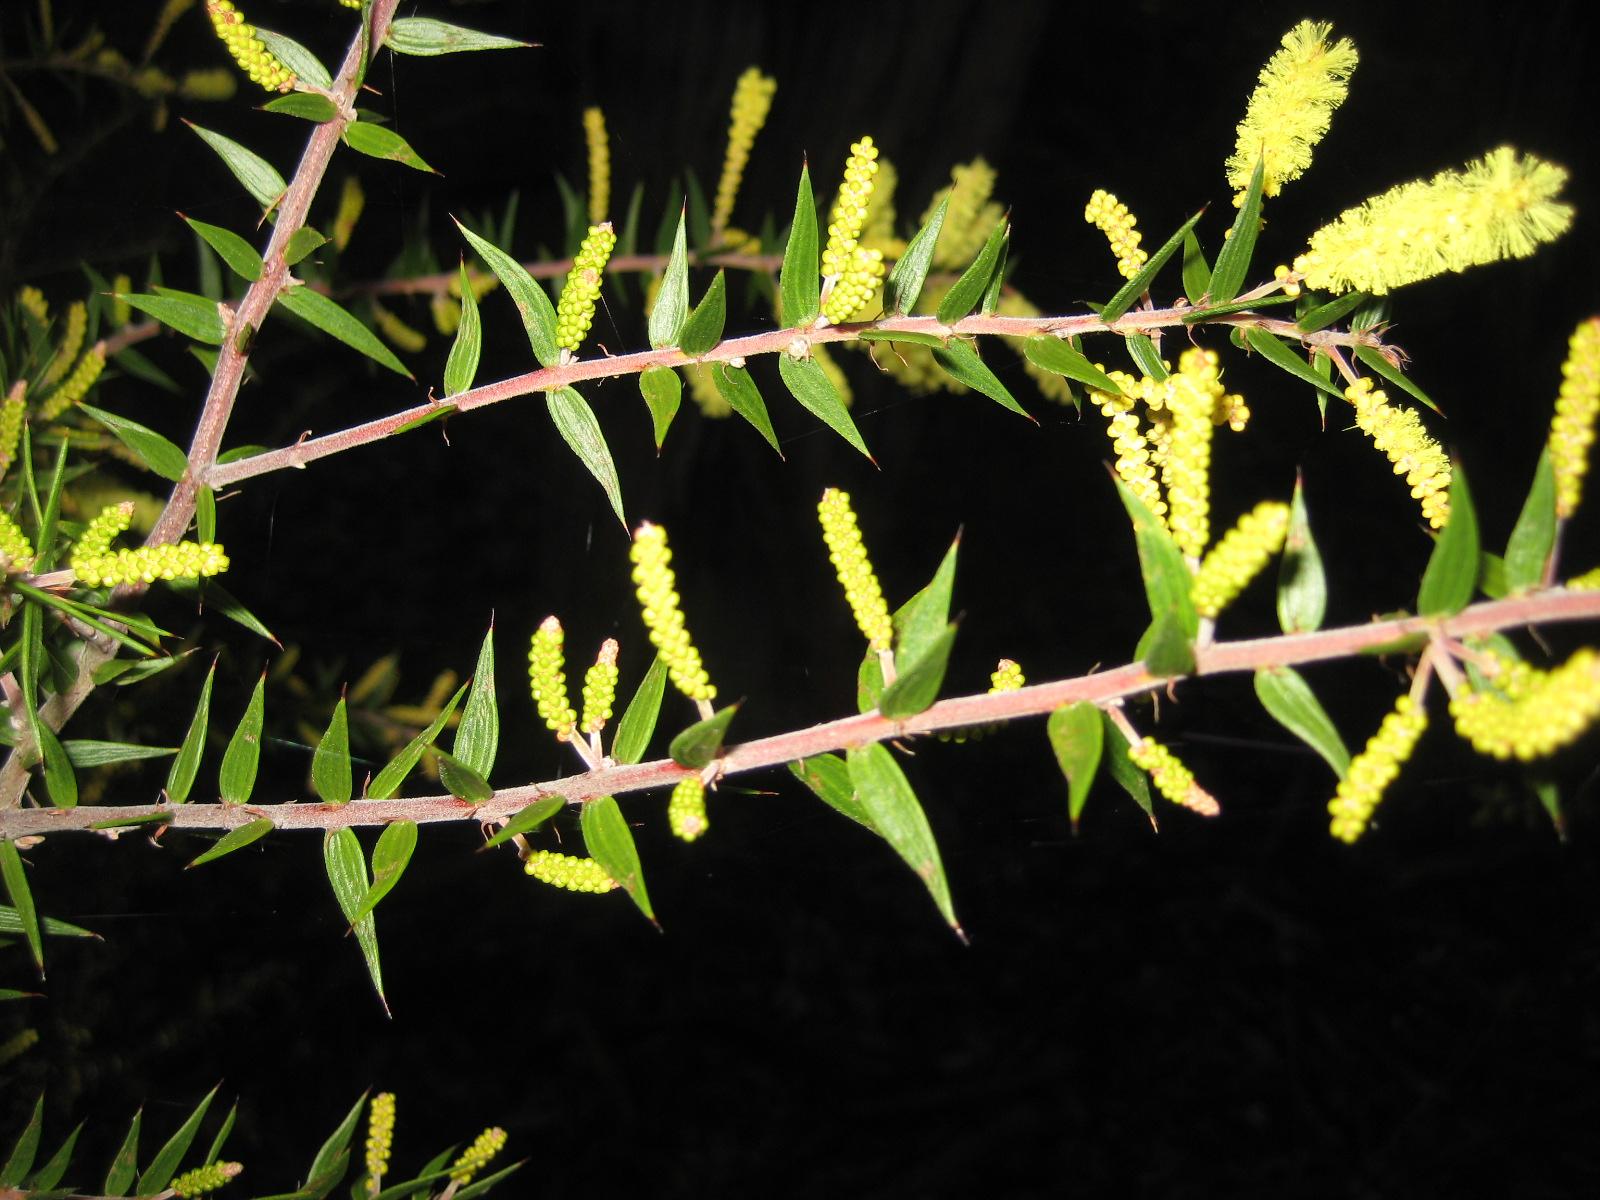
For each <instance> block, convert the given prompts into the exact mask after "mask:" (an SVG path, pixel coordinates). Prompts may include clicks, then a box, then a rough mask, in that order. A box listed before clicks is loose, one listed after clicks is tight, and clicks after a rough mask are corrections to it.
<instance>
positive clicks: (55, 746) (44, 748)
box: [33, 721, 78, 808]
mask: <svg viewBox="0 0 1600 1200" xmlns="http://www.w3.org/2000/svg"><path fill="white" fill-rule="evenodd" d="M33 734H34V739H35V740H36V741H37V742H38V743H39V750H40V752H41V753H42V755H43V757H44V786H45V790H46V791H47V792H49V794H50V803H51V804H54V805H55V806H56V807H57V808H76V807H77V806H78V780H77V777H76V776H75V775H73V773H72V760H71V759H69V758H68V757H67V752H66V750H65V749H64V748H63V747H62V745H61V740H60V739H59V738H57V737H56V734H55V730H53V729H51V728H50V726H48V725H46V724H45V723H44V722H43V721H40V722H38V723H36V724H35V726H34V730H33Z"/></svg>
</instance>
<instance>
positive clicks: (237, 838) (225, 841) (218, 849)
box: [184, 817, 273, 871]
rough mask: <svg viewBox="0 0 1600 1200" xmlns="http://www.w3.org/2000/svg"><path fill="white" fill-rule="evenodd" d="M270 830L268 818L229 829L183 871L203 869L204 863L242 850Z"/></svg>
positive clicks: (271, 826)
mask: <svg viewBox="0 0 1600 1200" xmlns="http://www.w3.org/2000/svg"><path fill="white" fill-rule="evenodd" d="M272 829H273V825H272V820H271V818H269V817H258V818H256V819H255V820H254V821H251V822H250V823H249V824H247V825H240V826H238V827H237V828H235V829H230V830H228V832H227V833H225V834H223V835H222V836H221V837H220V838H218V839H217V841H216V844H215V845H213V846H212V847H211V849H209V850H207V851H205V852H204V853H202V854H197V855H195V857H194V858H193V859H192V860H190V862H189V866H187V867H185V868H184V870H186V871H187V870H188V869H189V867H203V866H205V864H206V863H208V862H214V861H216V860H217V859H219V858H221V857H222V856H223V855H225V854H232V853H233V852H234V851H235V850H242V849H244V847H246V846H248V845H250V843H252V842H258V841H260V840H261V839H262V838H264V837H266V836H267V834H269V833H271V832H272Z"/></svg>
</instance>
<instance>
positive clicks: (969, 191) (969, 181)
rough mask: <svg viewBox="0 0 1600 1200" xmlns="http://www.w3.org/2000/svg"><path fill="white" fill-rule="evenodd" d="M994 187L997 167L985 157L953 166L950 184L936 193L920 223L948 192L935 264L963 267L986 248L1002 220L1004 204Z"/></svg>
mask: <svg viewBox="0 0 1600 1200" xmlns="http://www.w3.org/2000/svg"><path fill="white" fill-rule="evenodd" d="M993 191H994V168H993V167H991V166H990V165H989V164H988V163H987V162H985V161H984V160H983V159H981V158H975V159H973V160H972V161H971V162H969V163H957V164H956V165H955V166H953V167H951V168H950V186H949V187H947V188H941V189H940V190H939V191H937V192H935V193H934V196H933V200H932V201H931V202H930V203H929V204H928V211H927V212H925V213H923V214H922V220H921V221H920V222H919V226H920V225H926V224H927V223H928V221H929V219H930V218H931V217H932V216H933V214H934V213H935V212H936V211H937V210H938V208H939V202H940V201H941V200H943V199H944V198H945V197H946V196H948V197H949V198H950V207H949V208H947V209H946V210H945V215H944V227H943V228H942V229H941V230H940V231H939V244H938V245H937V246H935V247H934V250H933V265H934V266H935V267H937V268H939V269H940V270H946V271H948V270H962V269H963V268H965V267H966V266H967V264H968V263H970V262H971V261H972V259H973V257H974V256H975V255H976V254H977V253H978V251H979V250H981V249H982V248H983V243H984V242H985V241H987V240H988V237H989V234H990V233H992V232H993V231H994V227H995V225H997V224H998V223H999V221H1000V215H1001V214H1000V206H999V205H998V204H995V203H993V202H991V201H990V199H989V195H990V193H991V192H993Z"/></svg>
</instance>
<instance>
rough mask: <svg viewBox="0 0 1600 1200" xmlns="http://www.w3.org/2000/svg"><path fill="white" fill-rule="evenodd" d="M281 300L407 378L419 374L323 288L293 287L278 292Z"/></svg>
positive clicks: (301, 317) (330, 335)
mask: <svg viewBox="0 0 1600 1200" xmlns="http://www.w3.org/2000/svg"><path fill="white" fill-rule="evenodd" d="M278 303H279V304H281V305H283V307H284V308H286V309H288V310H289V311H290V312H292V313H293V314H294V315H295V316H297V317H299V318H300V319H301V320H302V321H305V322H307V323H308V324H311V325H314V326H316V327H317V328H318V329H320V330H322V332H323V333H326V334H327V335H328V336H329V337H332V338H336V339H337V340H339V341H341V342H343V343H344V344H345V345H346V346H349V347H350V349H352V350H356V351H359V352H360V353H362V354H365V355H366V356H367V357H368V358H370V359H371V360H372V361H373V362H375V363H377V364H378V365H379V366H383V367H388V368H389V370H391V371H393V372H394V373H395V374H397V375H404V376H405V377H406V378H407V379H412V378H415V377H414V376H413V375H412V374H411V372H410V371H408V370H406V368H405V364H403V363H402V362H401V361H400V360H399V359H398V358H396V357H395V356H394V352H393V351H392V350H390V349H389V347H387V346H385V345H384V344H383V343H382V342H380V341H379V340H378V335H377V334H375V333H373V332H372V330H370V329H368V328H367V327H366V326H365V325H363V324H362V323H361V322H360V321H359V320H357V319H356V318H355V316H354V315H352V314H351V313H350V312H348V311H346V310H345V309H343V308H341V307H339V305H337V304H335V303H334V302H333V301H332V300H330V299H328V297H326V296H324V295H323V294H322V293H321V292H314V291H312V290H311V289H310V288H308V287H295V288H289V289H288V290H287V291H282V292H279V293H278Z"/></svg>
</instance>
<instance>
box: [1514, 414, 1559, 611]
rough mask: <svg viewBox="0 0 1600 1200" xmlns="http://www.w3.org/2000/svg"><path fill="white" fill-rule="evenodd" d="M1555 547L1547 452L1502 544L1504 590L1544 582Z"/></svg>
mask: <svg viewBox="0 0 1600 1200" xmlns="http://www.w3.org/2000/svg"><path fill="white" fill-rule="evenodd" d="M1555 544H1556V476H1555V471H1554V470H1553V469H1552V467H1551V466H1550V448H1549V447H1548V446H1546V447H1545V448H1544V449H1543V450H1542V451H1541V452H1540V454H1539V465H1538V466H1537V467H1535V468H1534V472H1533V484H1532V485H1531V486H1530V487H1529V488H1528V497H1527V499H1525V500H1524V501H1523V502H1522V512H1521V513H1519V514H1518V516H1517V523H1516V525H1515V526H1514V527H1513V528H1512V530H1511V537H1510V539H1509V540H1508V541H1507V542H1506V555H1505V558H1506V586H1507V587H1508V588H1509V589H1510V590H1511V591H1513V592H1522V591H1527V590H1528V589H1529V588H1535V587H1538V586H1539V585H1540V584H1541V583H1543V582H1544V572H1545V565H1546V564H1547V563H1548V562H1549V561H1550V551H1551V550H1552V549H1554V547H1555Z"/></svg>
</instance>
